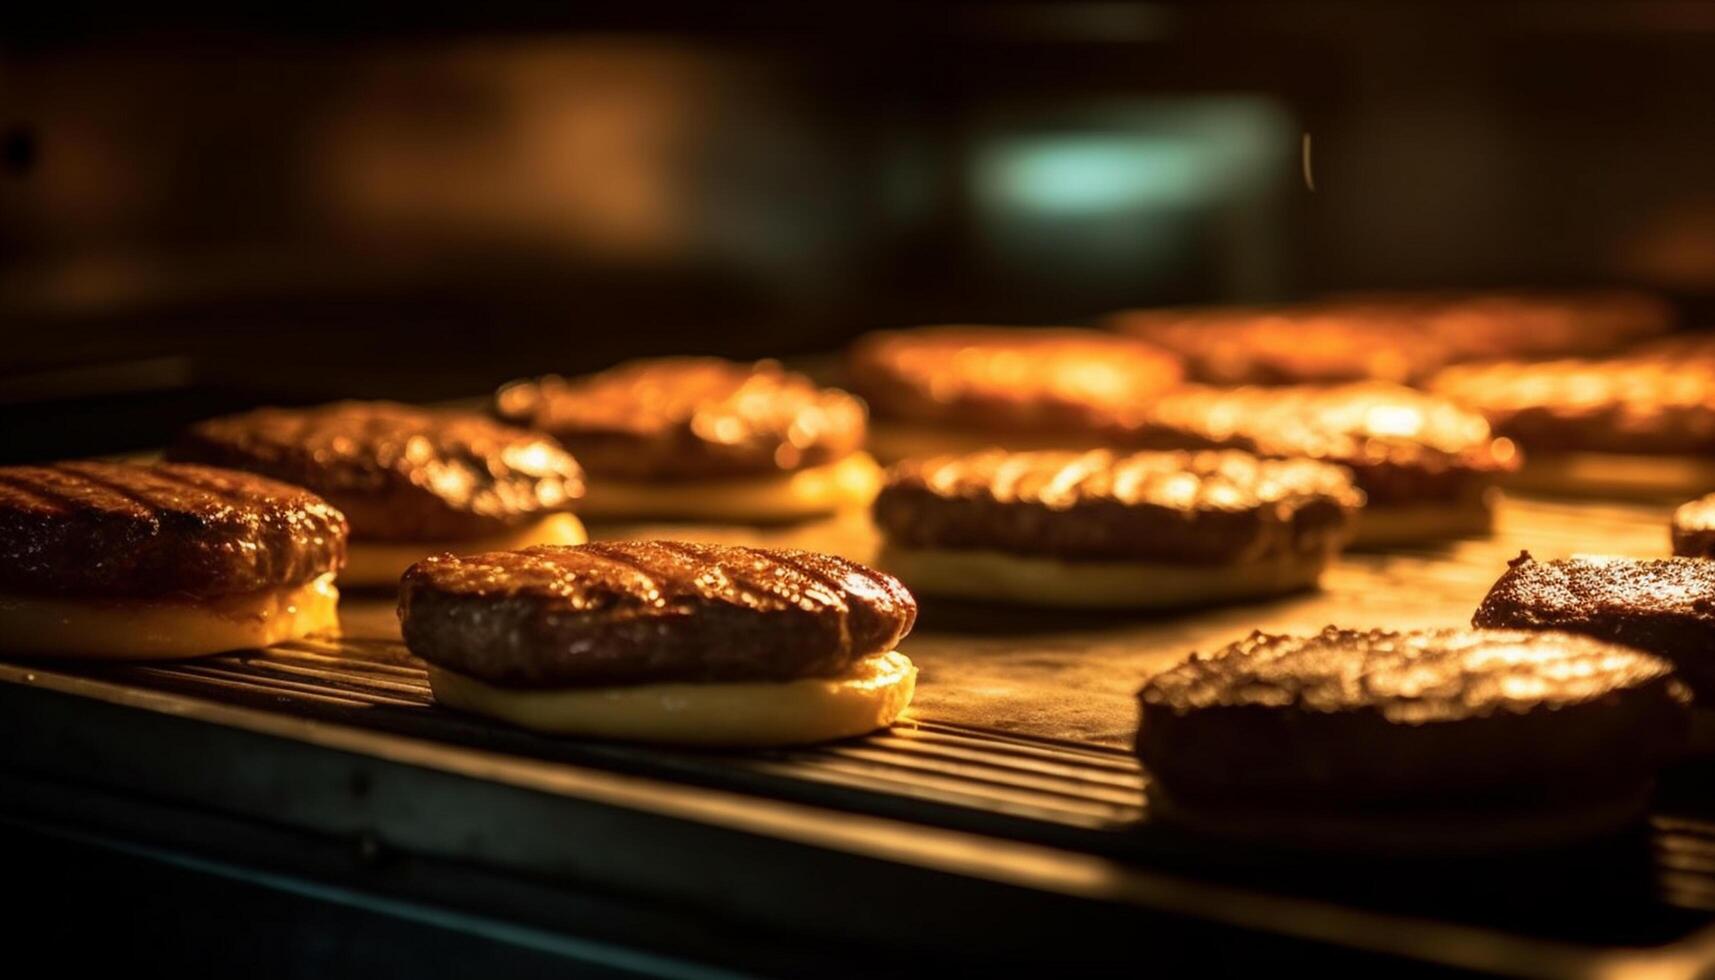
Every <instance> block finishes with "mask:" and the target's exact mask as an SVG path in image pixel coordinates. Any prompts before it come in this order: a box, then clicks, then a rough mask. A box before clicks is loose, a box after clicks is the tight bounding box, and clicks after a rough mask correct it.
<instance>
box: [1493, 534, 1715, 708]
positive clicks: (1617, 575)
mask: <svg viewBox="0 0 1715 980" xmlns="http://www.w3.org/2000/svg"><path fill="white" fill-rule="evenodd" d="M1471 622H1472V624H1474V625H1476V626H1480V627H1506V628H1512V629H1530V630H1563V631H1566V632H1570V633H1584V634H1587V635H1589V636H1595V637H1600V638H1601V639H1604V640H1609V641H1611V642H1614V643H1623V644H1625V645H1626V646H1629V647H1636V648H1638V649H1640V650H1648V651H1649V652H1650V653H1653V654H1655V655H1657V656H1659V657H1663V658H1665V659H1667V660H1669V661H1672V663H1673V664H1674V666H1676V667H1677V668H1678V669H1679V675H1680V676H1681V677H1683V678H1684V679H1685V682H1686V683H1687V684H1689V685H1690V686H1691V689H1692V691H1694V692H1695V693H1696V694H1697V697H1698V701H1699V703H1700V704H1703V703H1715V564H1711V563H1710V562H1708V561H1706V560H1704V559H1701V558H1609V557H1599V556H1588V555H1580V556H1577V557H1573V558H1565V559H1559V560H1555V561H1536V560H1535V559H1533V558H1531V556H1530V553H1529V552H1524V553H1521V554H1520V555H1519V556H1518V557H1517V558H1515V559H1513V560H1512V561H1511V562H1510V563H1509V564H1508V566H1507V570H1506V573H1505V574H1503V575H1502V576H1501V577H1500V579H1499V580H1497V581H1496V582H1495V584H1494V585H1493V586H1492V587H1491V588H1490V589H1489V594H1488V595H1486V596H1484V597H1483V603H1482V605H1480V606H1478V607H1477V612H1476V615H1475V616H1473V617H1472V618H1471Z"/></svg>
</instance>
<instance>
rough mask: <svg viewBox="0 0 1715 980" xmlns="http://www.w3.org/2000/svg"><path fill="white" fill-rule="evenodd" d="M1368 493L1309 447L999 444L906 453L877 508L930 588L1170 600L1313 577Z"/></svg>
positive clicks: (1042, 601) (891, 550) (1196, 600)
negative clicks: (1257, 451)
mask: <svg viewBox="0 0 1715 980" xmlns="http://www.w3.org/2000/svg"><path fill="white" fill-rule="evenodd" d="M1362 503H1363V496H1362V495H1361V494H1359V493H1358V492H1357V491H1356V490H1354V489H1353V487H1352V484H1351V480H1350V478H1349V477H1348V476H1347V474H1346V473H1345V472H1344V471H1343V470H1341V469H1340V468H1338V467H1335V466H1330V465H1328V464H1325V463H1317V462H1312V461H1310V460H1259V459H1257V458H1256V457H1254V456H1250V455H1247V454H1245V453H1239V452H1197V453H1189V452H1177V453H1172V452H1165V453H1133V454H1130V455H1121V454H1115V453H1113V452H1110V451H1108V450H1091V451H1089V452H1085V453H1072V452H1052V451H1044V452H1033V453H1008V452H1006V451H1005V450H999V449H995V450H986V451H983V452H978V453H973V454H970V455H965V456H933V457H929V458H926V459H913V460H906V461H904V462H902V463H898V464H896V465H895V466H894V467H893V468H892V469H891V470H889V471H888V475H887V482H886V485H885V486H883V487H882V491H881V493H880V494H879V495H878V496H877V497H876V501H875V506H874V516H875V523H876V526H877V527H878V528H879V529H880V530H881V533H882V536H883V538H884V541H885V543H884V545H883V548H882V552H881V557H880V558H879V560H878V564H880V565H881V566H882V567H883V568H886V569H887V570H888V571H890V572H893V573H894V574H895V575H898V576H899V577H900V578H901V579H903V580H904V581H905V582H906V584H908V585H909V586H911V588H912V589H913V590H915V591H918V592H922V593H926V594H931V595H944V596H954V597H960V598H967V599H981V600H997V601H1004V602H1011V603H1020V604H1025V605H1041V606H1063V607H1086V608H1127V609H1167V608H1179V607H1186V606H1201V605H1210V604H1214V603H1220V602H1231V601H1237V600H1242V599H1251V598H1257V597H1260V596H1268V595H1276V594H1280V593H1285V592H1294V591H1298V590H1301V589H1307V588H1311V587H1314V586H1315V584H1316V581H1317V579H1318V577H1319V576H1320V575H1321V573H1322V569H1323V568H1324V567H1325V566H1326V565H1327V563H1328V561H1329V560H1330V559H1331V558H1332V557H1333V556H1334V555H1335V554H1336V553H1337V552H1338V551H1339V549H1340V547H1341V546H1342V545H1344V544H1345V542H1346V540H1347V539H1348V538H1349V537H1350V536H1351V530H1352V522H1353V517H1354V515H1355V514H1356V511H1357V509H1358V508H1359V507H1360V506H1361V505H1362Z"/></svg>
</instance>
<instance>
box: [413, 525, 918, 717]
mask: <svg viewBox="0 0 1715 980" xmlns="http://www.w3.org/2000/svg"><path fill="white" fill-rule="evenodd" d="M916 617H917V603H916V601H915V600H914V599H912V597H911V594H910V593H909V592H907V591H906V590H905V588H904V587H903V586H901V585H900V584H899V583H898V582H897V581H895V580H894V579H893V578H891V577H889V576H886V575H882V574H880V573H878V572H875V571H872V570H870V569H868V568H865V567H863V566H862V565H858V564H855V563H853V562H849V561H846V560H845V559H843V558H836V557H833V556H831V555H819V554H812V553H809V552H802V551H776V550H766V549H760V548H741V547H734V546H728V545H705V544H684V543H675V542H669V541H617V542H602V543H597V544H588V545H583V546H581V547H575V548H553V547H542V548H527V549H525V550H523V551H512V552H495V553H490V554H483V555H471V556H466V557H454V556H452V555H441V556H438V557H434V558H430V559H428V560H427V561H423V562H420V563H418V564H417V565H414V566H412V567H411V570H410V571H409V572H407V573H406V575H405V579H404V582H403V585H402V588H401V591H400V596H399V621H400V624H401V627H402V629H403V632H404V636H405V643H406V645H407V646H409V647H410V649H411V652H412V653H414V654H416V655H417V656H419V657H421V658H423V659H424V660H426V661H428V662H429V683H430V685H431V686H432V687H433V689H434V692H435V698H436V700H438V701H439V702H440V703H442V704H444V705H447V706H448V707H452V708H458V709H460V710H464V711H469V712H472V713H475V714H483V715H489V716H492V717H496V718H500V719H503V720H505V721H510V722H513V723H515V724H518V725H521V726H523V727H526V728H532V729H536V730H538V731H543V732H549V733H554V734H567V735H589V736H596V737H603V738H615V739H627V740H633V741H648V742H675V743H685V744H698V745H727V746H740V745H749V746H757V745H788V744H797V743H806V742H819V741H826V740H829V739H836V738H844V737H847V736H852V735H861V734H864V733H866V732H870V731H874V730H875V729H877V728H882V727H885V726H887V725H889V724H891V723H892V722H893V720H894V719H895V718H897V717H898V716H899V713H900V712H901V711H903V710H904V709H905V706H906V705H907V704H908V703H909V702H910V700H911V694H912V690H913V687H914V685H915V683H916V677H917V668H916V667H914V666H913V665H912V663H911V661H910V660H909V659H907V658H906V657H905V656H904V655H903V654H901V653H899V652H898V651H897V650H895V649H894V648H895V647H896V646H897V645H898V643H899V641H900V639H902V638H903V637H904V636H905V634H906V633H908V632H910V631H911V626H912V623H913V622H914V621H915V620H916Z"/></svg>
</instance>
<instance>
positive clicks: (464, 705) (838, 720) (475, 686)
mask: <svg viewBox="0 0 1715 980" xmlns="http://www.w3.org/2000/svg"><path fill="white" fill-rule="evenodd" d="M429 686H430V687H431V688H433V689H434V692H435V700H437V701H439V702H440V703H441V704H444V705H446V706H447V707H449V708H456V709H458V710H460V711H467V712H470V713H471V714H476V715H487V716H488V717H490V718H499V719H501V720H502V721H508V722H511V723H512V724H514V725H518V726H519V727H521V728H529V729H532V730H534V731H538V732H544V733H547V734H550V735H584V736H590V737H593V738H609V739H618V740H623V741H628V742H661V743H668V744H674V745H707V746H721V747H727V748H741V747H746V748H760V747H766V746H771V745H805V744H809V743H811V742H827V741H831V740H833V739H839V738H850V737H852V736H855V735H865V734H868V733H870V732H873V731H875V730H876V729H878V728H886V727H887V726H888V725H891V724H893V721H894V719H896V718H898V717H899V715H900V712H902V711H904V710H905V706H906V705H908V704H910V703H911V695H912V692H913V691H915V690H916V687H917V667H916V665H915V664H913V663H912V662H911V660H910V659H909V658H907V657H906V656H905V655H904V654H902V653H899V652H898V651H893V652H890V653H878V654H873V655H871V656H868V657H865V658H864V659H862V660H860V661H858V662H857V663H856V664H854V665H853V666H852V669H851V670H850V671H848V672H847V673H845V674H844V675H842V676H839V677H807V678H800V679H798V680H794V681H785V682H773V681H748V682H729V683H719V684H692V683H680V684H637V685H632V686H627V687H586V688H554V689H550V690H537V689H530V688H508V687H495V686H494V685H492V684H487V683H485V682H483V681H479V680H476V679H475V678H472V677H467V676H465V675H463V674H457V673H454V672H452V671H450V670H444V669H442V668H440V667H435V666H433V665H431V666H430V667H429Z"/></svg>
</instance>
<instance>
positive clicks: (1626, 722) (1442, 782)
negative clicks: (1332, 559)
mask: <svg viewBox="0 0 1715 980" xmlns="http://www.w3.org/2000/svg"><path fill="white" fill-rule="evenodd" d="M1139 700H1140V703H1141V705H1142V723H1141V727H1140V730H1139V734H1138V742H1137V749H1138V754H1139V756H1140V758H1141V759H1142V760H1143V763H1144V765H1145V767H1146V768H1148V770H1149V771H1150V773H1151V775H1152V776H1153V777H1154V778H1155V779H1157V780H1159V781H1160V782H1161V783H1162V784H1163V785H1164V786H1165V788H1166V789H1167V791H1168V792H1169V793H1171V794H1172V795H1173V796H1174V797H1175V798H1177V799H1180V800H1182V801H1187V802H1194V801H1201V802H1218V803H1223V804H1237V803H1242V802H1247V801H1254V802H1257V803H1266V804H1279V805H1306V806H1312V807H1327V806H1329V805H1335V806H1355V807H1388V808H1411V807H1437V806H1445V805H1450V804H1456V803H1461V802H1463V803H1469V802H1473V801H1482V802H1484V803H1486V804H1499V803H1502V802H1503V801H1509V802H1513V803H1521V802H1522V803H1531V804H1533V805H1540V804H1541V803H1542V802H1543V800H1544V799H1553V798H1556V797H1557V796H1559V797H1562V798H1564V797H1567V796H1575V795H1578V794H1581V793H1594V794H1601V793H1605V792H1608V791H1611V790H1614V789H1616V788H1618V787H1635V786H1637V785H1639V784H1642V783H1647V782H1648V780H1649V779H1650V778H1651V777H1652V776H1653V775H1654V773H1655V771H1656V769H1657V768H1659V767H1660V766H1661V765H1662V764H1664V763H1665V762H1666V761H1668V760H1670V759H1671V758H1673V757H1674V756H1675V755H1676V754H1677V753H1679V752H1680V751H1681V750H1682V749H1683V746H1684V742H1685V738H1686V734H1687V731H1688V720H1687V719H1688V716H1687V711H1686V705H1687V702H1688V698H1687V695H1686V692H1685V691H1684V689H1683V687H1682V686H1681V685H1680V684H1679V682H1678V681H1677V680H1676V679H1675V677H1674V672H1673V669H1672V667H1671V666H1670V665H1669V664H1668V663H1667V662H1666V661H1664V660H1661V659H1659V658H1657V657H1653V656H1650V655H1649V654H1646V653H1643V652H1640V651H1636V650H1628V649H1626V648H1624V647H1620V646H1616V645H1614V644H1610V643H1603V642H1600V641H1597V640H1594V639H1591V638H1588V637H1583V636H1573V635H1569V634H1564V633H1536V632H1516V631H1481V630H1479V631H1471V630H1430V631H1418V632H1409V633H1395V632H1388V631H1381V630H1377V631H1369V632H1360V631H1353V630H1342V629H1336V628H1334V627H1329V628H1328V629H1326V630H1324V631H1323V632H1321V633H1320V634H1317V635H1315V636H1309V637H1304V636H1277V635H1267V634H1263V633H1253V634H1252V635H1251V636H1250V637H1248V638H1247V639H1245V640H1242V641H1240V642H1238V643H1235V644H1233V645H1232V646H1229V647H1227V648H1225V649H1223V650H1220V651H1217V652H1216V653H1215V654H1213V655H1210V656H1207V657H1202V656H1193V657H1192V658H1191V659H1189V660H1187V661H1185V662H1184V663H1182V664H1180V665H1179V666H1177V667H1174V668H1172V669H1170V670H1167V671H1164V672H1163V673H1161V674H1159V675H1157V676H1156V677H1155V678H1153V679H1152V680H1151V681H1150V682H1149V683H1148V684H1147V685H1145V686H1144V688H1143V690H1142V691H1141V692H1140V693H1139Z"/></svg>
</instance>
